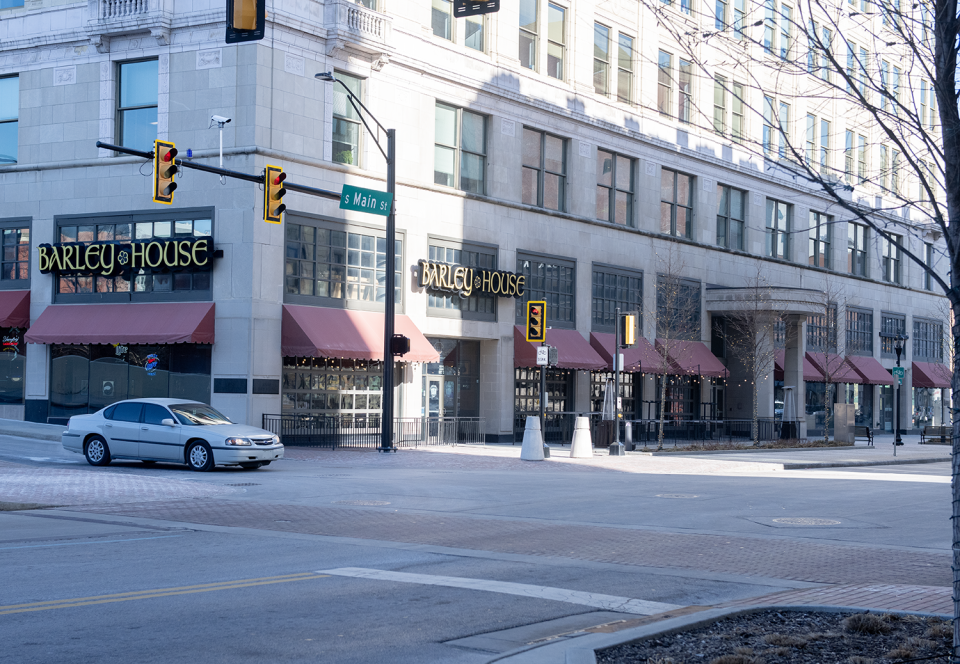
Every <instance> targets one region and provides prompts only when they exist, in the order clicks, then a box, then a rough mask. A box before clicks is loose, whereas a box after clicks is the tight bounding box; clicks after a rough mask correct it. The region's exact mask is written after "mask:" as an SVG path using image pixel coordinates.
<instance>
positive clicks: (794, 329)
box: [783, 314, 807, 438]
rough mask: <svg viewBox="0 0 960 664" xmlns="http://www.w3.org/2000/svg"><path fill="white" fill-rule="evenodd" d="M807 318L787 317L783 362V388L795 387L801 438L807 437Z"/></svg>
mask: <svg viewBox="0 0 960 664" xmlns="http://www.w3.org/2000/svg"><path fill="white" fill-rule="evenodd" d="M806 320H807V317H806V316H804V315H800V314H788V315H787V316H786V320H785V323H786V327H787V334H786V352H785V354H784V360H783V386H784V387H794V388H795V389H794V390H793V395H794V400H795V401H796V406H797V419H798V420H799V427H798V428H799V430H798V432H797V435H798V436H799V437H800V438H806V437H807V419H806V416H805V414H806V412H807V404H806V396H807V391H806V388H805V386H804V384H803V324H804V323H805V322H806Z"/></svg>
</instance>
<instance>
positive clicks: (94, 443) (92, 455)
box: [83, 436, 110, 466]
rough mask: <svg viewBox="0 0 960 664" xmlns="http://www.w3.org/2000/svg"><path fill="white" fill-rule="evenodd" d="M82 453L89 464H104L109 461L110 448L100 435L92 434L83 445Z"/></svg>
mask: <svg viewBox="0 0 960 664" xmlns="http://www.w3.org/2000/svg"><path fill="white" fill-rule="evenodd" d="M83 455H84V456H85V457H87V463H89V464H90V465H91V466H106V465H107V464H108V463H110V448H109V447H107V441H105V440H104V439H103V438H101V437H100V436H92V437H91V438H90V440H88V441H87V444H86V445H85V446H84V450H83Z"/></svg>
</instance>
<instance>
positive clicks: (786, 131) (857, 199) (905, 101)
mask: <svg viewBox="0 0 960 664" xmlns="http://www.w3.org/2000/svg"><path fill="white" fill-rule="evenodd" d="M641 4H642V5H643V6H644V7H645V8H646V10H647V11H648V12H650V13H652V14H653V15H654V16H655V17H656V19H657V22H658V23H659V24H660V25H661V26H662V27H663V28H664V29H665V30H666V31H667V32H668V33H670V34H672V37H673V39H674V40H675V42H676V44H677V46H678V48H679V49H680V50H681V51H682V52H683V53H684V54H685V56H684V57H685V58H686V59H687V60H688V61H689V62H690V63H692V65H693V66H694V67H696V68H697V69H698V70H699V71H700V72H702V74H703V75H704V76H705V77H709V79H711V80H713V81H715V85H716V93H717V94H718V95H728V96H729V95H732V96H733V101H734V103H736V104H738V105H739V106H740V108H741V112H742V114H747V113H749V114H751V115H753V116H754V117H755V118H756V119H757V121H758V123H762V126H763V134H762V137H761V140H759V141H756V140H751V139H750V137H748V136H745V135H743V133H742V126H741V128H740V129H741V132H740V134H739V135H738V134H737V130H738V127H736V126H734V124H733V122H731V123H730V127H729V128H728V127H727V125H726V124H725V121H724V120H723V119H722V118H720V119H718V118H716V117H715V116H713V114H711V113H703V112H700V113H699V115H700V117H702V118H703V120H704V121H703V124H704V125H706V126H707V127H710V126H713V127H714V128H715V129H716V130H717V131H718V132H720V133H721V134H724V137H725V138H728V139H729V140H731V141H732V142H739V143H740V147H741V148H742V149H743V150H745V151H746V152H748V153H749V154H751V155H752V157H755V158H756V159H757V163H759V164H761V165H762V166H761V167H762V168H763V170H764V171H765V172H766V173H768V174H770V175H772V176H778V177H785V178H790V179H793V180H794V181H795V182H797V183H798V184H801V185H806V186H809V187H810V189H811V190H813V191H816V192H819V193H821V194H823V195H825V196H826V197H827V198H828V199H829V200H830V201H832V203H833V204H834V205H835V206H836V207H837V208H839V209H841V210H843V211H844V213H845V214H846V215H847V216H848V217H849V218H850V219H854V220H857V221H858V222H859V223H862V224H864V225H866V226H867V227H869V228H870V229H872V230H873V231H874V233H875V234H876V235H877V236H878V237H879V238H880V239H881V240H883V241H886V242H888V243H889V244H890V245H891V246H892V247H895V248H896V251H898V252H900V253H902V254H903V255H904V256H906V257H907V258H909V259H910V260H912V261H914V262H915V263H916V264H917V265H919V266H921V268H922V269H924V270H926V271H927V274H929V275H930V279H931V281H932V282H933V283H934V284H935V285H936V286H938V287H939V288H941V289H942V290H943V292H944V293H945V294H946V296H947V297H948V298H949V300H950V305H951V308H952V310H953V314H954V315H953V317H952V324H953V326H954V327H953V330H952V332H953V345H954V350H955V352H954V355H956V350H957V349H958V344H960V327H958V325H960V316H958V315H957V314H960V106H958V88H957V80H956V79H957V64H958V63H957V60H958V57H957V56H958V52H960V14H958V2H957V0H922V1H921V2H917V3H913V2H900V1H899V0H874V2H870V1H869V0H865V1H864V2H861V3H859V6H858V5H854V4H849V3H847V2H843V1H842V0H835V2H833V3H824V2H821V1H820V0H800V1H799V2H794V3H791V4H792V5H793V6H792V7H791V8H789V9H788V8H787V7H785V6H784V5H779V3H762V4H761V3H754V4H753V5H752V7H751V8H750V11H747V12H745V13H739V14H738V12H737V11H736V10H735V9H734V10H733V12H732V13H733V15H732V16H715V17H709V18H708V19H707V20H705V21H703V22H702V23H701V24H700V25H698V26H697V25H695V27H693V28H691V22H690V21H689V17H686V16H680V14H679V13H678V12H676V10H675V9H674V8H673V7H672V3H670V2H667V3H664V2H661V1H660V0H641ZM729 4H731V3H718V5H717V6H722V7H728V6H729ZM778 8H779V10H778ZM705 18H706V17H705ZM737 79H739V81H742V83H735V81H736V80H737ZM688 101H692V99H688ZM798 108H805V109H808V112H809V113H810V115H811V116H812V117H813V118H814V122H815V121H816V118H821V119H822V118H823V117H824V115H826V116H827V117H834V118H837V117H841V118H842V119H843V121H844V122H845V123H846V132H845V133H844V135H843V139H842V141H841V140H840V136H839V133H833V132H832V130H831V129H829V128H828V131H827V135H828V141H827V145H826V146H825V147H824V146H822V145H819V144H818V143H819V142H818V141H814V142H810V141H807V140H805V139H806V138H807V136H808V133H807V132H803V131H797V130H796V128H795V125H794V123H795V120H796V117H797V115H799V114H798V113H797V112H796V111H797V109H798ZM829 108H834V109H835V110H836V114H830V113H829V112H825V109H829ZM791 110H792V111H793V115H792V116H791ZM694 114H695V113H692V114H691V115H694ZM691 119H693V120H694V121H695V120H696V118H691ZM741 119H742V116H741ZM847 132H849V133H847ZM848 136H849V138H848ZM876 143H879V144H880V153H881V154H880V160H879V161H880V168H878V169H873V170H871V169H870V167H869V163H868V162H867V160H866V159H861V158H860V155H861V154H863V153H864V152H865V151H866V147H867V146H871V145H874V144H876ZM839 145H842V146H843V148H842V152H841V151H840V150H839V149H838V146H839ZM861 146H863V148H861ZM837 156H841V157H842V159H840V160H839V161H840V162H841V163H837V164H835V163H834V161H837V159H836V157H837ZM863 186H867V187H869V188H871V189H872V188H873V187H876V188H878V189H879V190H880V191H881V195H880V196H876V197H874V196H871V197H870V199H867V198H865V197H863V196H859V195H854V194H853V191H854V188H855V187H863ZM924 227H927V228H929V229H935V230H936V231H937V232H938V233H939V234H940V235H941V236H942V237H943V238H944V240H945V252H946V257H947V259H948V262H949V277H943V276H941V275H940V274H938V273H937V272H936V271H935V270H934V269H932V268H931V267H930V266H928V265H927V264H926V261H925V260H924V259H925V257H923V256H917V255H916V254H915V253H913V252H911V251H910V250H909V248H908V247H907V246H906V245H907V244H908V243H906V242H904V241H903V238H904V236H906V235H908V234H920V233H922V232H923V231H924ZM952 386H953V390H952V394H953V409H952V412H954V413H957V412H958V411H960V366H958V365H957V363H956V362H955V363H954V367H953V378H952ZM952 442H953V450H954V454H953V518H952V523H953V570H954V580H953V603H954V618H955V619H954V639H953V655H952V660H953V662H954V664H960V417H954V418H953V435H952Z"/></svg>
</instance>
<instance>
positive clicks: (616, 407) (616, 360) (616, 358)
mask: <svg viewBox="0 0 960 664" xmlns="http://www.w3.org/2000/svg"><path fill="white" fill-rule="evenodd" d="M613 327H614V330H613V398H614V399H615V401H614V402H613V412H614V416H613V444H614V445H619V444H620V307H617V324H616V325H614V326H613Z"/></svg>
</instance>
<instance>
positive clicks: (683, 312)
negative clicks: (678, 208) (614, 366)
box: [656, 244, 701, 450]
mask: <svg viewBox="0 0 960 664" xmlns="http://www.w3.org/2000/svg"><path fill="white" fill-rule="evenodd" d="M657 263H658V272H659V273H658V274H657V317H656V321H657V332H656V350H657V353H658V354H659V356H660V359H659V361H658V363H657V371H656V374H657V376H659V378H660V394H659V396H658V400H659V402H660V409H659V410H660V413H659V418H660V427H659V431H658V432H657V449H658V450H662V449H663V433H664V423H665V421H666V414H667V383H668V382H669V381H670V377H671V376H673V375H674V372H675V371H676V369H675V368H674V364H673V362H672V361H671V358H673V357H676V355H677V353H678V351H679V350H680V348H681V347H682V345H683V344H682V343H681V342H684V341H699V340H700V310H701V309H700V294H701V288H700V283H699V282H694V281H691V280H689V279H685V278H684V273H685V271H686V265H685V264H684V261H683V259H682V258H681V257H680V255H679V251H678V249H677V248H676V247H675V246H674V245H673V244H671V245H670V246H669V248H668V249H666V250H665V253H664V255H662V256H661V255H659V254H658V256H657Z"/></svg>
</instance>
